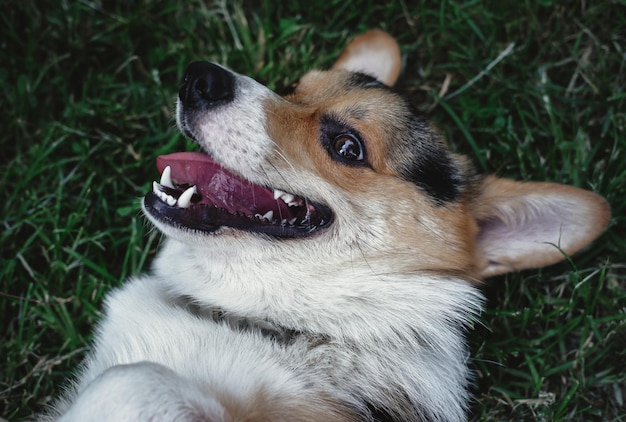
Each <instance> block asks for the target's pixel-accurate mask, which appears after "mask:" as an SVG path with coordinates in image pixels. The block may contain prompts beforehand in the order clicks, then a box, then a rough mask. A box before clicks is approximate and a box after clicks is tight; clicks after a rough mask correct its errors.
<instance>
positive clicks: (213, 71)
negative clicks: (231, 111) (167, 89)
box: [178, 62, 235, 110]
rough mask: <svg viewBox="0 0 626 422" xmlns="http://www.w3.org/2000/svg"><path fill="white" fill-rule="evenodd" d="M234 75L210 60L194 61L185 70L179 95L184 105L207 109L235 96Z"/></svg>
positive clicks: (190, 107) (196, 108) (194, 108)
mask: <svg viewBox="0 0 626 422" xmlns="http://www.w3.org/2000/svg"><path fill="white" fill-rule="evenodd" d="M234 85H235V80H234V75H233V74H232V73H231V72H229V71H228V70H226V69H224V68H222V67H220V66H218V65H216V64H213V63H209V62H193V63H191V64H190V65H189V66H188V67H187V70H185V76H184V77H183V85H182V86H181V87H180V90H179V92H178V96H179V98H180V101H181V103H182V105H183V107H185V108H187V109H190V110H205V109H208V108H211V107H216V106H219V105H223V104H225V103H228V102H230V101H232V100H233V98H234Z"/></svg>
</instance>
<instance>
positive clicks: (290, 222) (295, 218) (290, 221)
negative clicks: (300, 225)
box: [289, 217, 298, 226]
mask: <svg viewBox="0 0 626 422" xmlns="http://www.w3.org/2000/svg"><path fill="white" fill-rule="evenodd" d="M297 219H298V218H297V217H294V218H292V219H291V220H289V225H291V226H293V223H295V222H296V220H297Z"/></svg>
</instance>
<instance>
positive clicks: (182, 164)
mask: <svg viewBox="0 0 626 422" xmlns="http://www.w3.org/2000/svg"><path fill="white" fill-rule="evenodd" d="M156 165H157V168H158V169H159V172H160V173H163V169H165V167H167V166H170V168H171V170H172V180H173V181H174V182H175V183H177V184H188V185H190V186H191V185H196V187H197V189H198V193H199V194H200V195H201V196H202V200H201V203H206V204H212V205H215V206H217V207H219V208H224V209H226V210H228V211H229V212H231V213H237V212H239V213H244V214H246V215H254V213H256V212H257V210H258V209H259V208H260V209H264V208H267V209H271V208H272V207H276V200H275V199H274V196H273V193H272V192H270V191H269V190H268V189H265V188H262V187H260V186H257V185H255V184H253V183H250V182H248V181H246V180H243V179H240V178H239V177H237V176H235V175H234V174H232V173H231V172H229V171H228V170H226V169H225V168H223V167H222V166H220V165H219V164H217V163H216V162H215V161H213V160H212V159H211V157H209V156H208V155H206V154H203V153H201V152H178V153H174V154H169V155H162V156H160V157H158V158H157V161H156Z"/></svg>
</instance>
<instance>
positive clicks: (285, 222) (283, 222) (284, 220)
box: [280, 218, 287, 226]
mask: <svg viewBox="0 0 626 422" xmlns="http://www.w3.org/2000/svg"><path fill="white" fill-rule="evenodd" d="M280 224H281V225H282V226H286V225H287V219H286V218H283V221H281V222H280Z"/></svg>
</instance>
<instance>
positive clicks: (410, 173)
mask: <svg viewBox="0 0 626 422" xmlns="http://www.w3.org/2000/svg"><path fill="white" fill-rule="evenodd" d="M400 67H401V55H400V50H399V48H398V45H397V44H396V42H395V41H394V40H393V39H392V38H391V37H389V36H388V35H387V34H385V33H383V32H380V31H371V32H368V33H366V34H364V35H362V36H360V37H358V38H357V39H355V40H354V41H353V42H352V43H351V44H350V45H349V46H348V48H347V49H346V50H345V51H344V53H343V54H342V56H341V57H340V58H339V60H338V61H337V62H336V63H335V65H334V66H333V68H332V69H331V70H329V71H324V72H322V71H312V72H309V73H307V74H306V75H304V76H303V77H302V78H301V79H300V80H299V81H298V82H297V83H296V84H294V85H293V86H292V87H291V89H290V92H289V93H286V94H285V95H283V96H280V95H277V94H275V93H274V92H272V91H271V90H269V89H268V88H266V87H264V86H263V85H261V84H259V83H257V82H255V81H254V80H252V79H250V78H248V77H246V76H242V75H238V74H236V73H233V72H231V71H230V70H227V69H226V68H224V67H222V66H219V65H216V64H212V63H207V62H196V63H193V64H191V65H190V66H189V67H188V69H187V71H186V73H185V79H184V82H183V84H182V87H181V88H180V93H179V100H178V104H177V122H178V126H179V128H180V129H181V131H182V132H183V133H184V134H185V135H186V136H188V137H189V138H191V139H193V140H194V141H195V142H196V143H197V144H198V145H200V147H201V148H202V150H203V151H204V152H202V153H200V152H194V153H190V152H189V153H178V154H171V155H167V156H162V157H159V159H158V162H157V166H158V168H159V170H160V171H161V172H162V178H161V182H160V183H156V182H155V183H154V186H153V192H151V193H149V194H148V195H147V196H146V197H145V200H144V209H145V211H146V213H147V215H148V216H149V218H150V219H151V220H152V221H153V222H154V223H155V224H156V226H157V227H158V228H159V229H160V230H161V231H163V232H164V233H165V234H166V235H168V236H169V237H173V238H176V239H178V240H181V241H183V242H187V243H189V244H194V245H198V244H200V245H210V244H220V245H221V246H222V247H228V248H230V250H229V252H228V253H230V254H232V255H233V256H236V255H237V254H238V253H239V252H238V251H240V250H245V248H246V244H254V245H255V247H257V246H260V249H266V250H271V251H273V252H272V253H275V254H276V255H277V256H278V255H285V254H293V253H295V252H293V251H294V250H301V251H304V252H303V255H302V256H298V257H297V259H302V258H306V257H307V256H311V257H313V258H315V259H320V260H323V261H325V262H331V261H332V262H334V263H339V262H340V261H341V260H342V259H343V261H344V263H345V265H350V263H351V262H352V263H354V255H355V251H356V254H358V255H359V256H360V257H362V260H363V261H364V262H367V265H371V266H372V271H373V272H375V273H376V272H379V271H383V272H384V271H386V270H388V271H397V272H401V273H410V272H419V271H424V272H434V273H438V274H446V273H453V274H460V275H464V276H466V277H467V278H468V279H472V278H474V277H481V276H488V275H493V274H499V273H503V272H506V271H511V270H516V269H521V268H528V267H535V266H541V265H547V264H550V263H553V262H556V261H558V260H561V259H562V258H563V256H564V253H565V254H571V253H574V252H575V251H577V250H578V249H580V248H581V247H583V246H585V245H586V244H588V243H589V242H590V241H591V240H593V239H594V238H595V237H596V236H597V235H598V234H599V233H600V232H601V231H602V230H603V229H604V227H605V226H606V224H607V221H608V218H609V211H608V207H607V205H606V202H605V201H604V200H603V199H602V198H600V197H599V196H597V195H595V194H593V193H590V192H587V191H583V190H580V189H576V188H573V187H566V186H561V185H555V184H548V183H518V182H513V181H510V180H503V179H498V178H495V177H479V176H476V175H475V174H474V172H473V170H472V169H471V166H469V165H468V162H467V161H466V160H465V159H464V158H463V157H460V156H458V155H455V154H453V153H451V152H450V151H449V150H448V148H447V146H446V143H445V141H444V140H443V139H442V137H441V136H440V135H439V133H438V132H437V130H436V129H435V128H433V126H432V125H431V124H430V123H428V122H427V121H426V120H425V119H424V117H423V116H420V115H419V114H418V113H417V112H416V111H415V110H414V108H413V107H412V106H411V104H410V102H409V101H407V100H406V99H405V98H404V97H403V96H402V95H401V94H399V93H398V92H396V91H395V90H393V89H392V88H391V86H393V85H394V83H395V82H396V79H397V77H398V75H399V73H400ZM294 242H297V245H294ZM248 253H249V252H248ZM259 253H264V252H259ZM329 257H332V259H330V258H329ZM378 258H381V260H382V261H386V262H388V263H389V262H391V263H392V264H391V266H389V267H388V268H386V269H385V268H381V267H379V266H377V265H376V263H377V261H378ZM329 259H330V260H329Z"/></svg>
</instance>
